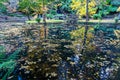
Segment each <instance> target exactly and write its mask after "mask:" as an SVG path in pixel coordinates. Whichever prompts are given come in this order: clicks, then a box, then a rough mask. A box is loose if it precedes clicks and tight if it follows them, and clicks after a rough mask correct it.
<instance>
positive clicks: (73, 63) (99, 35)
mask: <svg viewBox="0 0 120 80" xmlns="http://www.w3.org/2000/svg"><path fill="white" fill-rule="evenodd" d="M88 27H89V28H88V32H87V35H86V36H87V38H86V47H84V53H85V54H81V50H82V49H83V45H82V44H83V42H84V33H85V27H84V26H80V25H79V26H77V27H76V26H72V25H71V26H66V25H61V24H56V25H53V24H51V25H47V26H43V25H31V26H30V25H29V26H25V27H21V28H19V29H17V30H19V32H18V31H17V32H18V34H15V33H14V34H12V35H9V34H6V33H5V32H6V31H2V32H1V33H2V35H3V36H4V37H2V39H1V43H2V45H1V46H2V47H1V48H0V49H2V50H3V47H5V45H6V44H9V45H12V46H14V50H12V49H10V48H9V49H10V50H11V51H10V52H11V53H7V51H8V50H6V51H2V53H7V54H6V55H11V54H14V53H13V52H14V51H16V50H17V49H19V48H21V47H22V51H21V52H20V53H19V57H18V58H17V59H12V60H13V61H15V63H16V65H15V66H14V67H15V68H14V69H15V70H14V71H13V72H14V73H10V75H9V76H7V78H9V80H13V79H16V78H18V80H29V79H32V80H48V79H49V80H72V79H75V80H106V79H113V78H114V75H115V73H116V71H117V68H118V66H119V64H118V60H117V59H119V57H118V55H119V53H120V51H119V48H120V44H119V37H118V36H117V35H116V34H117V33H116V34H114V32H116V31H115V30H118V29H115V28H114V27H112V26H111V27H110V26H109V27H106V26H95V27H94V26H88ZM118 31H119V30H118ZM13 32H14V31H13ZM6 40H7V41H6ZM5 49H7V48H6V47H5ZM0 58H1V57H0ZM1 59H2V58H1ZM6 59H7V58H6ZM3 63H4V62H1V64H3ZM2 66H3V65H0V69H2ZM8 69H9V68H8ZM3 71H4V70H3ZM3 71H1V72H0V74H2V75H5V73H6V72H3ZM31 75H32V76H31ZM11 76H12V77H11ZM15 76H17V77H15ZM0 78H2V76H0Z"/></svg>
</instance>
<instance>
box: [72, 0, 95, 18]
mask: <svg viewBox="0 0 120 80" xmlns="http://www.w3.org/2000/svg"><path fill="white" fill-rule="evenodd" d="M95 6H96V2H95V0H91V1H90V2H89V3H88V10H89V15H93V14H95V13H96V10H97V9H96V7H95ZM71 8H72V9H73V10H76V11H77V14H78V15H79V17H83V16H85V15H86V0H72V4H71Z"/></svg>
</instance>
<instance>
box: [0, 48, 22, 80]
mask: <svg viewBox="0 0 120 80" xmlns="http://www.w3.org/2000/svg"><path fill="white" fill-rule="evenodd" d="M21 50H22V48H18V49H17V50H16V51H15V52H14V53H13V54H11V55H10V56H9V57H8V58H6V59H5V60H4V58H5V56H4V55H3V54H4V53H2V54H1V55H0V61H1V64H0V70H1V69H3V70H4V71H5V73H2V72H0V75H3V76H2V80H6V79H7V78H8V77H9V76H10V74H11V73H12V72H13V71H14V68H15V66H16V63H17V62H16V59H17V58H18V54H19V53H20V51H21ZM2 59H3V60H2ZM0 77H1V76H0Z"/></svg>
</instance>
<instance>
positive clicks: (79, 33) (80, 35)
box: [70, 27, 95, 52]
mask: <svg viewBox="0 0 120 80" xmlns="http://www.w3.org/2000/svg"><path fill="white" fill-rule="evenodd" d="M92 31H93V28H89V30H88V34H87V40H86V45H87V47H86V51H89V52H91V51H94V50H95V46H94V44H93V43H92V41H93V37H94V36H93V33H92ZM84 32H85V27H81V28H80V29H78V30H74V31H72V32H71V33H70V34H71V38H72V39H75V41H74V42H73V45H75V46H79V48H82V45H81V44H82V43H83V39H84ZM79 44H80V45H79Z"/></svg>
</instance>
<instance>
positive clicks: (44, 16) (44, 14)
mask: <svg viewBox="0 0 120 80" xmlns="http://www.w3.org/2000/svg"><path fill="white" fill-rule="evenodd" d="M43 9H45V4H44V0H43ZM43 24H44V31H45V32H44V35H45V39H46V11H45V10H44V13H43Z"/></svg>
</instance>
